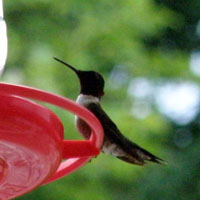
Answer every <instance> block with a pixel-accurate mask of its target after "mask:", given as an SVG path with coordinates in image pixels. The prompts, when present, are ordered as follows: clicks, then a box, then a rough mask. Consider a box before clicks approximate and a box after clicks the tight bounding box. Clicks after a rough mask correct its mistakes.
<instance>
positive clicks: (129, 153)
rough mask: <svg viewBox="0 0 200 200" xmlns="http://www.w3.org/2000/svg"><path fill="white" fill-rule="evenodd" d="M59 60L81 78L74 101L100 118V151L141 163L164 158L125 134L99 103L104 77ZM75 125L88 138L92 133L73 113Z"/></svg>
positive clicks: (160, 160) (126, 160) (134, 162)
mask: <svg viewBox="0 0 200 200" xmlns="http://www.w3.org/2000/svg"><path fill="white" fill-rule="evenodd" d="M54 59H55V60H57V61H58V62H61V63H62V64H64V65H66V66H67V67H69V68H70V69H71V70H73V71H74V72H75V73H76V75H77V76H78V78H79V81H80V86H81V89H80V94H79V95H78V97H77V99H76V102H77V103H78V104H80V105H82V106H84V107H86V108H87V109H88V110H90V111H91V112H92V113H93V114H94V115H95V116H96V117H97V118H98V120H99V121H100V123H101V125H102V127H103V129H104V142H103V145H102V148H101V151H102V152H103V153H105V154H111V155H113V156H115V157H117V158H119V159H121V160H123V161H125V162H128V163H132V164H136V165H144V164H145V163H146V161H152V162H156V163H160V164H161V163H162V162H163V160H162V159H160V158H158V157H156V156H154V155H153V154H151V153H150V152H148V151H146V150H145V149H143V148H141V147H140V146H138V145H137V144H135V143H133V142H131V141H130V140H129V139H128V138H126V137H125V136H124V135H122V133H121V132H120V130H119V129H118V127H117V126H116V125H115V123H114V122H113V121H112V120H111V119H110V117H109V116H108V115H107V114H106V113H105V111H104V110H103V109H102V107H101V105H100V101H101V97H102V96H103V95H104V79H103V77H102V75H101V74H99V73H98V72H95V71H83V70H78V69H76V68H74V67H72V66H71V65H69V64H67V63H66V62H64V61H62V60H60V59H58V58H54ZM75 122H76V127H77V129H78V131H79V132H80V133H81V134H82V135H83V137H84V138H86V139H88V138H89V137H90V134H91V130H90V127H89V126H88V125H87V124H86V123H85V122H84V121H83V120H82V119H81V118H79V117H77V116H76V117H75Z"/></svg>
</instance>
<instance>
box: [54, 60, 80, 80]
mask: <svg viewBox="0 0 200 200" xmlns="http://www.w3.org/2000/svg"><path fill="white" fill-rule="evenodd" d="M53 58H54V59H55V60H56V61H58V62H60V63H62V64H64V65H66V66H67V67H69V68H70V69H71V70H73V71H74V72H75V73H76V74H77V75H78V76H79V74H80V70H77V69H76V68H74V67H72V66H71V65H69V64H68V63H66V62H64V61H62V60H60V59H58V58H55V57H53Z"/></svg>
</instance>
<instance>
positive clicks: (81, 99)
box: [76, 94, 100, 106]
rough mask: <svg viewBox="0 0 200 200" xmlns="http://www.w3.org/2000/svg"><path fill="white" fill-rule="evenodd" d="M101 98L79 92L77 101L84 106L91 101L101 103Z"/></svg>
mask: <svg viewBox="0 0 200 200" xmlns="http://www.w3.org/2000/svg"><path fill="white" fill-rule="evenodd" d="M99 102H100V98H98V97H95V96H92V95H86V94H79V95H78V97H77V99H76V103H78V104H80V105H82V106H87V105H89V104H90V103H99Z"/></svg>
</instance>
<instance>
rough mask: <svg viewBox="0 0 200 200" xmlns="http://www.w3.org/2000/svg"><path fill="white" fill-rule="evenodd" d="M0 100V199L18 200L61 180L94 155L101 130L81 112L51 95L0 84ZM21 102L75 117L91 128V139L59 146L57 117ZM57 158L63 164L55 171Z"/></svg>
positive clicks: (83, 111) (60, 142)
mask: <svg viewBox="0 0 200 200" xmlns="http://www.w3.org/2000/svg"><path fill="white" fill-rule="evenodd" d="M0 95H1V96H0V98H1V100H0V138H1V140H0V152H1V153H0V195H7V197H8V198H4V197H2V198H1V196H0V199H9V197H10V198H13V196H12V194H14V196H18V195H20V194H23V193H25V192H27V191H30V190H32V189H33V188H35V187H37V186H38V185H40V184H41V183H43V184H44V183H49V182H51V181H54V180H56V179H58V178H61V177H62V176H64V175H67V174H69V173H71V172H73V171H75V170H77V169H78V168H79V167H81V166H83V165H84V164H85V163H87V162H88V161H89V160H90V159H91V158H92V157H93V156H96V155H98V154H99V151H100V147H101V145H102V142H103V129H102V127H101V124H100V123H99V121H98V120H97V119H96V117H95V116H94V115H93V114H92V113H90V112H89V111H88V110H87V109H85V108H84V107H81V106H79V105H77V104H76V103H74V102H73V101H71V100H68V99H66V98H64V97H60V96H57V95H55V94H51V93H48V92H44V91H41V90H37V89H34V88H29V87H24V86H18V85H11V84H6V83H0ZM19 96H20V98H19ZM21 97H25V98H30V99H35V100H40V101H43V102H47V103H50V104H53V105H56V106H59V107H61V108H64V109H66V110H67V111H69V112H72V113H74V114H76V115H78V116H79V117H81V118H82V119H84V120H85V121H86V122H87V123H88V125H89V126H90V127H91V129H92V135H91V138H90V139H89V140H88V141H72V140H63V128H62V124H61V122H60V120H59V119H58V118H57V116H56V115H55V114H54V113H52V112H51V111H50V110H48V109H47V108H44V107H43V106H40V105H38V104H36V103H33V102H31V101H29V100H26V99H24V98H21ZM5 152H7V154H6V153H5ZM63 158H69V159H67V160H66V161H65V162H62V163H61V164H60V166H59V167H58V165H59V163H60V161H61V159H63ZM57 167H58V169H57ZM14 169H15V170H14ZM56 169H57V171H56V172H55V170H56ZM17 170H18V171H17ZM11 172H12V173H14V172H15V173H14V174H12V173H11ZM54 172H55V173H54ZM16 174H17V175H16ZM39 177H40V178H39ZM48 177H50V178H48ZM6 184H7V186H6ZM2 189H4V192H2V191H3V190H2ZM11 196H12V197H11Z"/></svg>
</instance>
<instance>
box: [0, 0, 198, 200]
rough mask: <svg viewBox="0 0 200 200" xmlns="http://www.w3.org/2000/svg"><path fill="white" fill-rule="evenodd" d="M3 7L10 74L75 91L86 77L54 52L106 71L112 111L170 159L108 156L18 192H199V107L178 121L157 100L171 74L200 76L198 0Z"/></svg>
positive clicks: (64, 195) (119, 195)
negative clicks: (199, 71)
mask: <svg viewBox="0 0 200 200" xmlns="http://www.w3.org/2000/svg"><path fill="white" fill-rule="evenodd" d="M4 6H5V19H6V21H7V25H8V38H9V54H8V61H7V66H6V70H5V73H4V75H3V78H2V80H3V81H8V82H13V83H21V84H26V85H30V86H33V87H37V88H41V89H44V90H48V91H51V92H55V93H58V94H61V95H64V96H67V97H68V98H72V99H75V98H76V95H77V94H78V92H79V84H78V82H77V78H76V77H75V75H71V74H72V72H70V71H69V70H67V69H65V68H63V67H62V66H60V65H59V64H58V63H56V62H55V61H54V60H53V59H52V57H53V56H56V57H59V58H61V59H64V60H66V61H67V62H69V63H70V64H72V65H74V66H76V67H78V68H80V69H93V70H96V71H99V72H100V73H102V74H103V75H104V76H105V79H106V91H105V92H106V95H105V97H104V98H103V102H102V103H103V106H104V108H105V110H106V111H107V112H108V113H109V115H110V116H111V117H112V118H113V119H114V121H115V122H116V123H117V124H118V126H119V127H120V129H121V130H122V132H124V133H125V134H126V135H127V136H128V137H129V138H131V139H132V140H134V141H135V142H136V143H139V144H141V145H142V146H144V147H145V148H147V149H149V150H151V151H152V152H153V153H155V154H157V155H158V156H160V157H163V158H164V159H166V160H167V161H168V165H167V166H165V167H163V166H157V165H149V166H146V167H137V166H131V165H128V164H126V163H122V162H121V161H119V160H117V159H114V158H112V157H110V156H105V155H100V156H99V157H98V158H97V159H94V160H93V161H92V163H90V164H88V165H86V166H85V167H84V168H82V169H80V170H79V171H77V172H76V173H74V174H72V175H70V176H69V177H66V178H64V179H62V180H59V181H57V182H55V183H52V184H50V185H47V186H43V187H40V188H38V189H36V190H35V191H33V192H31V193H29V194H27V195H24V196H22V197H19V198H18V199H21V200H22V199H30V200H31V199H43V200H45V199H52V200H53V199H67V200H70V199H96V200H102V199H104V200H107V199H115V200H118V199H120V200H121V199H124V200H129V199H135V200H137V199H138V200H145V199H148V200H151V199H157V200H159V199H175V198H176V199H181V200H186V199H187V200H188V199H198V198H199V197H200V193H199V191H198V189H199V186H200V182H199V180H200V179H199V173H198V168H199V165H200V159H199V156H198V155H197V154H198V152H199V150H198V145H199V141H198V139H199V114H196V115H195V116H194V117H193V119H192V120H191V121H189V122H188V123H187V124H178V123H176V122H175V121H173V120H172V119H170V117H169V116H167V117H166V115H165V113H164V114H163V113H161V111H160V110H159V106H158V103H159V101H161V100H158V102H156V99H157V96H158V91H160V90H161V91H164V88H163V87H162V84H163V83H171V82H176V83H177V82H178V83H177V84H179V82H180V83H182V82H185V81H187V82H188V81H189V82H192V83H194V84H197V88H198V83H199V77H198V76H196V75H194V74H192V73H191V72H190V70H189V67H188V63H189V58H190V54H191V53H192V51H194V50H195V51H197V50H199V35H198V34H197V32H198V31H197V29H198V27H197V25H198V23H199V18H200V16H199V15H200V3H199V1H198V0H193V1H190V2H189V1H187V2H186V1H170V0H135V1H131V0H128V1H122V0H117V1H115V2H111V1H106V0H102V1H98V2H97V1H89V0H86V1H79V0H68V1H63V0H62V1H61V0H57V1H53V0H49V1H46V0H40V1H39V0H29V1H26V0H18V1H5V2H4ZM70 73H71V74H70ZM135 81H136V82H135ZM136 83H137V84H136ZM159 88H160V90H159ZM198 90H199V88H198ZM145 91H146V92H145ZM170 95H171V93H169V95H168V96H167V98H171V96H170ZM167 98H164V99H166V101H167V100H168V99H167ZM198 101H199V99H198ZM180 103H181V102H180ZM164 105H165V104H164ZM176 106H177V107H178V105H176ZM132 108H133V109H132ZM136 108H137V110H136ZM52 109H54V111H55V112H56V113H57V114H58V116H59V117H60V118H61V119H62V121H63V123H64V126H65V130H66V132H67V138H69V137H73V138H76V137H78V136H76V135H77V133H76V131H75V130H74V127H73V116H72V115H70V114H68V113H65V112H63V111H62V110H59V109H56V108H52ZM195 109H196V110H197V113H198V112H199V108H195ZM141 114H142V115H141ZM185 114H186V115H188V113H185ZM130 130H131V131H130Z"/></svg>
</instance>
